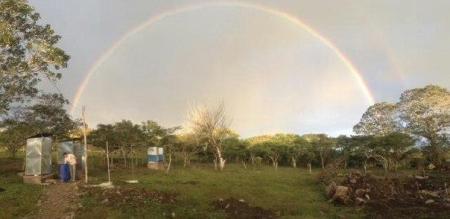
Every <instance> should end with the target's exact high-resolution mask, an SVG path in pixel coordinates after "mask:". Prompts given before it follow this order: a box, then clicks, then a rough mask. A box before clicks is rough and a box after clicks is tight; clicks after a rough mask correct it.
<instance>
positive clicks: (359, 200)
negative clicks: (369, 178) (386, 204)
mask: <svg viewBox="0 0 450 219" xmlns="http://www.w3.org/2000/svg"><path fill="white" fill-rule="evenodd" d="M355 202H356V204H357V205H363V204H365V203H366V200H364V199H362V198H359V197H358V198H356V199H355Z"/></svg>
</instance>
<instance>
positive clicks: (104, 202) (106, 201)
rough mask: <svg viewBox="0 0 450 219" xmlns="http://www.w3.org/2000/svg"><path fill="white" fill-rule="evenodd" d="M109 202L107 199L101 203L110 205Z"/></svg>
mask: <svg viewBox="0 0 450 219" xmlns="http://www.w3.org/2000/svg"><path fill="white" fill-rule="evenodd" d="M108 202H109V199H107V198H105V199H103V201H102V202H101V203H102V204H106V203H108Z"/></svg>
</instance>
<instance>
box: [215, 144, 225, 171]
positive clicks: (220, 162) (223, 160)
mask: <svg viewBox="0 0 450 219" xmlns="http://www.w3.org/2000/svg"><path fill="white" fill-rule="evenodd" d="M216 151H217V159H218V161H219V170H220V171H222V170H223V169H224V168H225V162H226V160H225V159H223V157H222V152H221V151H220V148H219V147H216Z"/></svg>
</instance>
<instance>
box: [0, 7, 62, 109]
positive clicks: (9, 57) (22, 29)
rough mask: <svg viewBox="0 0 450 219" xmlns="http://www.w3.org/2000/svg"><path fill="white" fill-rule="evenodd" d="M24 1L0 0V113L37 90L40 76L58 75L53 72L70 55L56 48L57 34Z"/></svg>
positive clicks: (49, 78) (56, 76)
mask: <svg viewBox="0 0 450 219" xmlns="http://www.w3.org/2000/svg"><path fill="white" fill-rule="evenodd" d="M39 19H40V15H39V14H38V13H36V12H35V11H34V9H33V8H32V7H31V6H30V5H28V3H27V1H25V0H0V114H3V113H6V112H7V110H8V109H9V106H10V104H11V103H12V102H15V101H19V102H21V101H24V100H25V97H33V96H34V95H36V94H37V93H38V89H37V85H38V83H39V82H40V81H41V80H42V79H48V80H51V81H55V80H57V79H59V78H61V74H60V73H57V72H56V71H57V70H58V69H60V68H65V67H66V66H67V61H68V60H69V56H68V55H66V54H65V53H64V51H63V50H62V49H60V48H58V47H56V44H57V43H58V41H59V39H60V36H58V35H56V34H55V32H54V31H53V29H52V28H51V27H50V25H44V26H43V25H40V24H39Z"/></svg>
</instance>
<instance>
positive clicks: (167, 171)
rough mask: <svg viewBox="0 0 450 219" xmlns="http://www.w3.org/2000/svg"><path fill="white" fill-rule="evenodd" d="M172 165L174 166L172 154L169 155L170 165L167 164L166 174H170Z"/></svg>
mask: <svg viewBox="0 0 450 219" xmlns="http://www.w3.org/2000/svg"><path fill="white" fill-rule="evenodd" d="M171 164H172V153H169V164H167V168H166V174H169V171H170V165H171Z"/></svg>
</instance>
